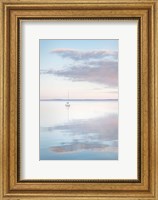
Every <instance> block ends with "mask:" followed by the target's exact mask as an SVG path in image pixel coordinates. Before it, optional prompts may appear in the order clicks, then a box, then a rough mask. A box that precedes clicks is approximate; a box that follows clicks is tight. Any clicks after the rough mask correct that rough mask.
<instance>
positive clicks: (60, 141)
mask: <svg viewBox="0 0 158 200" xmlns="http://www.w3.org/2000/svg"><path fill="white" fill-rule="evenodd" d="M65 103H66V102H65V101H41V102H40V160H117V159H118V101H70V105H71V106H70V107H69V108H67V107H66V106H65Z"/></svg>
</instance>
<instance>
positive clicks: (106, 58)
mask: <svg viewBox="0 0 158 200" xmlns="http://www.w3.org/2000/svg"><path fill="white" fill-rule="evenodd" d="M39 45H40V99H66V98H68V93H69V98H70V99H117V98H118V40H47V39H41V40H40V44H39Z"/></svg>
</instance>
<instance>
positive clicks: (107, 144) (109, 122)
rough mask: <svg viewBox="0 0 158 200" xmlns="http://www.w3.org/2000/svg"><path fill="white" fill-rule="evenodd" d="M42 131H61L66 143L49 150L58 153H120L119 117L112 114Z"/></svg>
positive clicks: (46, 128)
mask: <svg viewBox="0 0 158 200" xmlns="http://www.w3.org/2000/svg"><path fill="white" fill-rule="evenodd" d="M41 130H46V131H50V132H51V133H52V134H53V132H56V131H59V132H60V133H61V134H62V135H63V138H64V137H66V135H67V136H68V137H67V138H69V139H67V140H66V141H65V142H63V141H61V143H60V144H53V146H51V147H50V148H49V149H50V150H51V151H53V152H56V153H68V152H69V153H70V152H81V151H97V152H98V151H99V152H117V151H118V115H117V114H111V115H108V116H103V117H99V118H95V119H89V120H73V121H70V122H68V123H65V124H61V125H57V126H54V127H43V128H41Z"/></svg>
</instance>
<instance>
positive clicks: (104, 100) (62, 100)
mask: <svg viewBox="0 0 158 200" xmlns="http://www.w3.org/2000/svg"><path fill="white" fill-rule="evenodd" d="M107 100H114V101H116V100H118V98H117V99H113V98H109V99H87V98H86V99H78V98H76V99H67V98H66V99H61V98H59V99H40V101H107Z"/></svg>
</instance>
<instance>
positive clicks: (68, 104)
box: [65, 92, 70, 108]
mask: <svg viewBox="0 0 158 200" xmlns="http://www.w3.org/2000/svg"><path fill="white" fill-rule="evenodd" d="M65 106H66V107H68V108H69V107H70V103H69V92H68V101H67V102H66V104H65Z"/></svg>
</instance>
